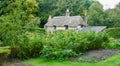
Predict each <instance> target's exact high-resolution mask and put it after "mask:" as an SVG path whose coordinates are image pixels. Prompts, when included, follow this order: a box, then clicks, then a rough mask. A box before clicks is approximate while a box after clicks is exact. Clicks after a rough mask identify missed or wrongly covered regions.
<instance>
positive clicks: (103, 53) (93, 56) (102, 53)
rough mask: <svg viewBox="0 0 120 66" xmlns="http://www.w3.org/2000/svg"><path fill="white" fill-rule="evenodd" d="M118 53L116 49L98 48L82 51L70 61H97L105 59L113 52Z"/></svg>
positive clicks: (119, 51)
mask: <svg viewBox="0 0 120 66" xmlns="http://www.w3.org/2000/svg"><path fill="white" fill-rule="evenodd" d="M118 53H120V50H118V49H99V50H92V51H88V52H86V53H84V54H83V55H82V56H80V57H77V58H71V59H70V60H71V61H83V62H99V61H102V60H105V59H107V58H108V57H111V56H113V55H115V54H118Z"/></svg>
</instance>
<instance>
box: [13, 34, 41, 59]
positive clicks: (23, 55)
mask: <svg viewBox="0 0 120 66" xmlns="http://www.w3.org/2000/svg"><path fill="white" fill-rule="evenodd" d="M23 42H24V43H23ZM42 48H43V43H42V37H40V36H39V35H38V36H34V37H32V38H29V37H28V36H25V37H24V38H23V39H22V43H21V44H18V45H17V44H16V45H13V46H12V47H11V57H12V58H19V59H27V58H31V57H36V56H39V55H40V54H41V50H42Z"/></svg>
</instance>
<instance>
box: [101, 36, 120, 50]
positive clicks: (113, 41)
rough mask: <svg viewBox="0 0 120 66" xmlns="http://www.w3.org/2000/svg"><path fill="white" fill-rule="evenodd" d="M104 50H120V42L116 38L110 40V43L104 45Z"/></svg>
mask: <svg viewBox="0 0 120 66" xmlns="http://www.w3.org/2000/svg"><path fill="white" fill-rule="evenodd" d="M103 48H108V49H120V42H119V41H118V40H116V39H114V38H110V42H109V43H107V44H105V45H103Z"/></svg>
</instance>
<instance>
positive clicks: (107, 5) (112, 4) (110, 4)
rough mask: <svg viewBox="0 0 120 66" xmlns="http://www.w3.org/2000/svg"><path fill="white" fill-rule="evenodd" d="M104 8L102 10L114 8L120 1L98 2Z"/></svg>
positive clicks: (106, 0) (100, 0)
mask: <svg viewBox="0 0 120 66" xmlns="http://www.w3.org/2000/svg"><path fill="white" fill-rule="evenodd" d="M98 1H99V2H100V3H101V4H103V6H104V10H106V9H109V8H114V7H115V6H116V4H118V3H119V2H120V0H98Z"/></svg>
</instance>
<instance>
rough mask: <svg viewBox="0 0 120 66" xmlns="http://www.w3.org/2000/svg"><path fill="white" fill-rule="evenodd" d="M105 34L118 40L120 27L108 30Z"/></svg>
mask: <svg viewBox="0 0 120 66" xmlns="http://www.w3.org/2000/svg"><path fill="white" fill-rule="evenodd" d="M106 33H107V34H108V35H109V36H111V37H113V38H120V27H119V28H108V29H107V30H106Z"/></svg>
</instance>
